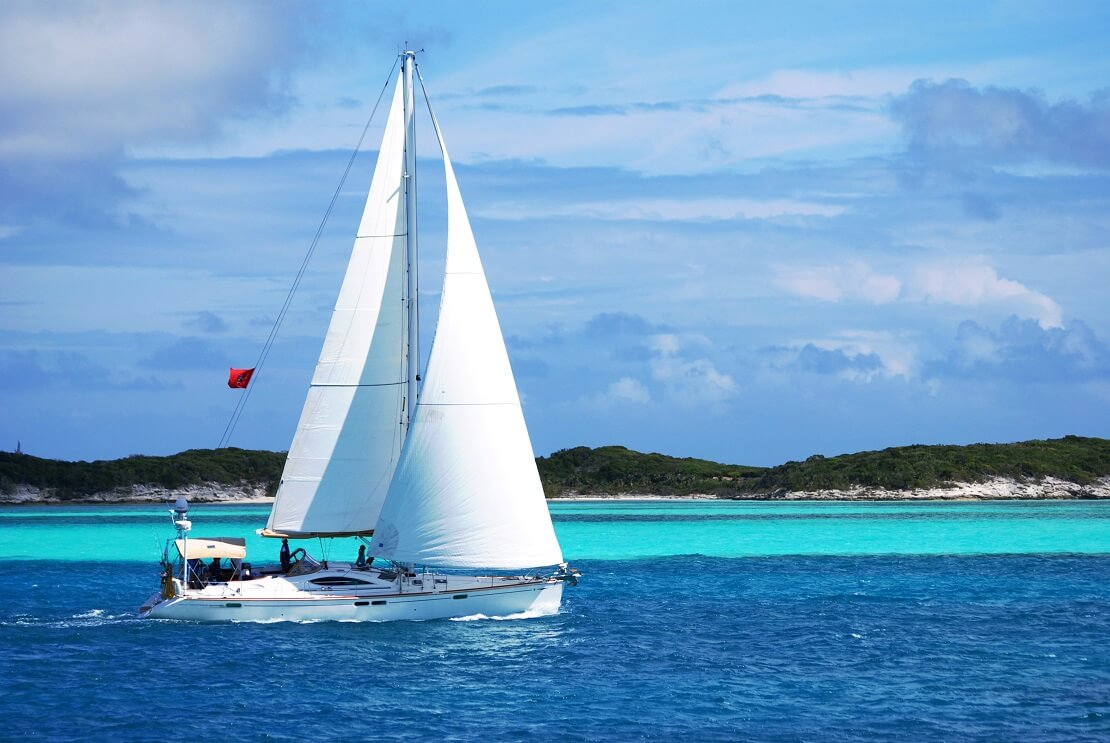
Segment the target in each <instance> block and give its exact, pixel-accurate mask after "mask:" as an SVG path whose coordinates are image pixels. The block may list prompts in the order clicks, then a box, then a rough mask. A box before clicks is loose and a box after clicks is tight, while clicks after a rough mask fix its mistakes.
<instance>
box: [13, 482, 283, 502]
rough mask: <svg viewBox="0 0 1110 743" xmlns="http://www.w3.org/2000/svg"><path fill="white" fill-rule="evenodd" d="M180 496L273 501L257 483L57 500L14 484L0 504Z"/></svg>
mask: <svg viewBox="0 0 1110 743" xmlns="http://www.w3.org/2000/svg"><path fill="white" fill-rule="evenodd" d="M182 496H184V497H185V498H187V499H188V500H189V502H191V503H242V502H252V503H270V502H272V501H273V498H272V497H271V496H268V495H267V494H266V486H265V485H263V484H261V483H255V482H240V483H239V484H237V485H229V484H227V483H218V482H206V483H201V484H199V485H186V486H184V487H180V488H165V487H161V486H159V485H132V486H130V487H126V488H115V489H113V490H106V491H103V492H100V493H92V494H90V495H80V496H77V497H71V498H60V497H59V496H58V494H57V492H56V491H55V490H53V489H51V488H36V487H32V486H30V485H17V486H16V487H15V490H14V491H13V492H11V493H3V492H0V503H4V504H18V503H24V504H30V503H43V504H58V503H169V502H172V501H175V500H177V499H178V498H180V497H182Z"/></svg>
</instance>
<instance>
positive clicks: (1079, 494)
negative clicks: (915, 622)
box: [0, 477, 1110, 505]
mask: <svg viewBox="0 0 1110 743" xmlns="http://www.w3.org/2000/svg"><path fill="white" fill-rule="evenodd" d="M181 496H184V497H185V498H187V499H188V500H189V502H190V503H271V502H273V497H271V496H269V495H267V494H266V486H265V485H263V484H260V483H250V482H242V483H239V484H238V485H227V484H221V483H204V484H201V485H190V486H187V487H183V488H164V487H159V486H154V485H135V486H131V487H128V488H116V489H114V490H109V491H105V492H100V493H92V494H89V495H82V496H80V497H61V496H59V495H58V494H57V492H55V491H53V490H50V489H42V488H34V487H29V486H26V485H20V486H17V487H16V488H15V489H14V491H12V492H10V493H2V492H0V504H3V505H20V504H23V505H58V504H83V503H86V504H112V503H118V504H127V503H169V502H172V501H174V500H176V499H177V498H179V497H181ZM738 498H740V499H743V500H789V501H799V500H813V501H887V500H953V501H963V500H1075V499H1101V498H1107V499H1110V477H1104V478H1100V479H1097V480H1094V481H1092V482H1090V483H1088V484H1086V485H1080V484H1079V483H1074V482H1069V481H1067V480H1061V479H1058V478H1055V477H1046V478H1044V479H1041V480H1026V481H1019V480H1015V479H1012V478H1007V477H996V478H992V479H990V480H987V481H985V482H964V483H953V484H951V485H948V486H945V487H937V488H920V489H914V490H886V489H883V488H863V487H860V488H850V489H848V490H815V491H796V492H795V491H776V492H768V493H750V494H748V493H745V494H744V495H742V496H738ZM632 499H647V500H727V499H728V498H722V497H721V496H716V495H704V494H703V495H698V494H693V495H680V496H668V495H660V494H658V493H575V492H568V493H566V494H560V495H558V496H555V497H553V498H552V500H582V501H591V500H632Z"/></svg>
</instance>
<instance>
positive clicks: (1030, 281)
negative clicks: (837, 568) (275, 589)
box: [0, 2, 1110, 464]
mask: <svg viewBox="0 0 1110 743" xmlns="http://www.w3.org/2000/svg"><path fill="white" fill-rule="evenodd" d="M1108 36H1110V6H1107V5H1106V4H1105V3H1100V2H1090V3H1083V2H1072V3H1058V2H1003V3H989V2H984V3H977V4H973V5H972V6H968V5H967V4H966V3H937V2H930V3H915V2H906V3H881V2H853V3H843V4H837V7H831V6H830V4H824V3H791V2H785V3H776V4H774V7H773V8H768V7H766V5H765V4H755V3H732V2H703V3H679V2H675V3H652V4H650V5H645V4H643V3H632V2H629V3H585V2H582V3H578V2H570V3H545V4H541V3H515V2H514V3H508V2H506V3H496V2H487V3H481V4H464V3H412V4H407V5H405V6H404V7H399V6H397V5H396V4H388V5H386V4H372V3H328V4H315V3H293V2H287V3H258V4H252V3H160V4H154V3H129V2H112V3H106V2H105V3H59V4H55V3H30V2H9V3H5V4H3V5H2V6H0V410H2V411H3V413H2V414H0V448H4V449H13V448H14V447H15V445H16V442H17V441H19V442H21V444H22V446H23V449H24V450H25V451H27V452H29V453H33V454H37V455H40V456H50V457H59V458H67V459H95V458H110V457H118V456H125V455H128V454H137V453H147V454H164V453H171V452H175V451H179V450H182V449H187V448H197V447H212V446H215V445H216V443H217V442H218V441H219V438H220V434H221V433H222V431H223V429H224V425H225V423H226V422H227V418H228V415H229V414H230V412H231V410H232V408H233V407H234V405H235V402H236V395H238V394H241V393H239V392H237V391H232V390H229V389H228V388H227V387H226V384H225V381H226V370H227V367H229V366H249V365H250V364H252V363H253V361H254V360H255V358H256V357H257V355H258V353H259V351H260V349H261V346H262V343H263V342H264V340H265V338H266V336H267V334H268V332H269V328H270V324H271V323H272V321H273V319H274V317H275V315H276V313H277V312H278V310H279V309H280V307H281V304H282V301H283V299H284V296H285V293H286V291H287V289H288V287H289V284H290V282H291V281H292V278H293V276H294V275H295V273H296V270H297V267H298V266H299V265H300V261H301V259H302V257H303V255H304V253H305V251H306V249H307V247H308V245H309V243H310V241H311V239H312V236H313V234H314V232H315V230H316V227H317V225H318V224H319V220H320V217H321V216H322V214H323V212H324V210H325V208H326V207H327V204H328V200H329V198H330V196H331V193H332V191H333V190H334V188H335V185H336V183H337V182H338V178H339V176H340V174H341V173H342V170H343V167H344V165H345V163H346V159H347V157H348V155H349V152H350V149H351V147H352V146H353V145H354V143H355V141H356V140H357V138H358V134H359V132H360V131H361V128H362V126H363V125H364V123H365V121H366V118H367V116H368V115H369V111H370V109H371V108H372V106H373V103H374V101H375V99H376V97H377V95H378V93H379V91H380V90H381V88H382V85H383V83H384V82H385V79H386V76H387V73H388V72H389V69H390V67H391V65H392V64H393V61H394V55H395V54H396V51H397V50H398V48H399V46H400V45H401V44H403V42H405V41H406V40H407V41H408V42H409V43H410V44H411V45H413V46H415V47H417V48H423V49H425V52H424V53H423V54H422V55H421V57H420V65H421V70H422V73H423V75H424V79H425V81H426V84H427V87H428V91H429V94H430V95H431V96H432V103H433V105H434V106H435V108H436V112H437V116H438V117H439V119H440V121H441V123H442V125H443V127H444V133H445V137H446V140H447V143H448V146H449V147H450V149H451V153H452V158H453V160H454V161H455V164H456V170H457V173H458V177H459V181H460V186H461V188H462V191H463V196H464V199H465V200H466V202H467V206H468V209H469V211H470V215H471V219H472V222H473V226H474V231H475V233H476V236H477V239H478V244H479V247H480V249H481V250H482V253H483V257H484V260H485V264H486V270H487V273H488V276H489V280H490V284H491V287H492V289H493V291H494V299H495V302H496V304H497V308H498V312H499V315H500V319H501V323H502V327H503V329H504V331H505V334H506V336H507V338H508V345H509V352H510V356H511V358H512V361H513V365H514V369H515V370H516V374H517V381H518V385H519V387H520V390H521V393H522V396H523V399H524V405H525V414H526V416H527V418H528V421H529V426H530V430H531V432H532V438H533V443H534V446H535V448H536V451H537V453H540V454H546V453H549V452H551V451H553V450H555V449H559V448H564V447H570V446H576V445H580V444H586V445H591V446H597V445H602V444H624V445H627V446H629V447H632V448H636V449H640V450H652V451H662V452H666V453H670V454H675V455H686V456H702V457H709V458H714V459H718V460H724V461H730V462H738V463H750V464H775V463H779V462H782V461H785V460H789V459H799V458H804V457H806V456H808V455H810V454H813V453H823V454H826V455H832V454H838V453H842V452H848V451H858V450H863V449H874V448H882V447H886V446H894V445H903V444H911V443H941V442H944V443H969V442H976V441H1013V440H1020V439H1027V438H1043V437H1055V436H1061V435H1064V434H1068V433H1075V434H1081V435H1095V436H1106V435H1107V434H1108V430H1107V420H1108V419H1110V415H1108V414H1110V345H1108V344H1110V293H1108V292H1107V290H1106V286H1107V283H1108V279H1110V55H1107V54H1106V53H1105V40H1106V38H1107V37H1108ZM383 120H384V117H383V116H381V115H379V117H378V118H377V119H376V120H375V122H374V124H373V126H372V128H371V133H370V135H369V137H368V145H367V146H366V147H364V150H365V151H364V153H363V154H362V155H360V156H359V158H358V160H357V161H356V165H355V169H354V171H352V176H351V178H350V179H349V181H348V182H347V185H346V187H345V188H344V190H343V192H342V195H341V197H340V199H339V202H338V204H337V207H336V211H335V213H334V215H333V216H332V219H331V220H330V221H329V223H328V227H327V229H326V230H325V232H324V235H323V238H322V240H321V243H320V247H319V248H318V251H317V254H316V256H315V257H314V259H313V262H312V264H311V266H310V269H309V273H308V275H307V276H306V278H305V282H304V284H303V285H302V288H301V290H300V291H299V292H298V294H297V297H296V300H295V303H294V305H293V307H292V310H291V312H290V314H289V317H288V319H287V321H286V323H285V324H284V326H283V330H282V334H281V336H280V337H279V340H278V342H277V344H276V346H275V348H274V350H273V352H272V354H271V356H270V358H269V360H268V362H267V365H266V367H265V368H264V370H263V373H262V374H261V375H260V376H259V377H258V378H257V380H256V382H257V384H256V387H255V389H254V391H253V394H252V397H251V400H250V404H249V406H248V408H247V410H246V412H245V414H244V416H243V418H242V420H241V422H240V424H239V426H238V428H237V429H236V432H235V435H234V437H233V438H232V442H231V443H232V444H233V445H237V446H243V447H258V448H270V449H285V448H286V447H287V446H288V443H289V440H290V438H291V436H292V432H293V428H294V426H295V425H296V420H297V416H298V414H299V412H300V407H301V402H302V400H303V395H304V391H305V388H306V386H307V384H308V380H309V378H310V376H311V373H312V368H313V365H314V363H315V358H316V355H317V353H318V351H319V347H320V343H321V340H322V336H323V332H324V329H325V327H326V325H327V322H328V318H329V315H330V310H331V306H332V304H333V302H334V298H335V294H336V292H337V291H338V286H339V282H340V279H341V275H340V274H341V272H342V270H343V267H344V266H345V264H346V260H347V255H348V254H349V251H350V246H351V238H352V235H353V231H354V228H355V226H356V222H357V219H358V215H359V213H360V210H361V203H362V200H363V199H364V198H365V189H366V187H367V185H368V183H369V178H370V173H371V170H372V168H373V161H374V149H375V148H376V146H377V138H379V137H380V131H381V128H380V125H381V124H382V123H383ZM421 132H422V133H421V134H418V136H419V137H420V143H421V145H420V146H421V150H420V153H421V155H422V156H423V157H424V158H425V159H423V160H422V161H421V164H420V177H421V181H420V183H421V186H420V188H421V192H422V194H425V195H427V196H429V198H430V202H429V204H428V205H425V206H423V207H422V211H421V222H422V228H423V230H424V231H423V235H422V243H421V253H422V288H423V290H424V291H425V298H426V299H427V302H428V304H429V306H431V307H433V308H434V304H435V302H436V300H437V292H438V284H439V280H440V277H439V276H437V271H441V270H442V255H441V254H440V253H439V252H438V251H437V250H436V247H437V245H442V240H443V223H444V213H443V207H442V205H441V204H439V203H438V202H437V201H436V198H437V197H438V196H439V195H440V194H441V193H442V184H441V182H440V179H441V178H442V167H441V166H439V165H438V164H437V162H436V161H435V160H434V155H435V152H434V150H433V138H432V135H431V132H430V128H429V127H428V126H427V123H426V122H423V123H422V129H421ZM437 168H438V169H437ZM431 314H432V313H431V312H428V313H427V314H426V315H425V318H426V319H425V321H424V326H423V327H424V330H425V335H426V337H425V339H424V341H425V344H427V343H428V342H429V341H430V335H431V331H432V328H433V323H432V322H430V321H429V320H428V319H427V318H429V317H430V316H431Z"/></svg>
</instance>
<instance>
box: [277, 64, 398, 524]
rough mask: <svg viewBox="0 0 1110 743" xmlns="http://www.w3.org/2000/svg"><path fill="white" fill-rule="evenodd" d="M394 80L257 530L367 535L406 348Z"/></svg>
mask: <svg viewBox="0 0 1110 743" xmlns="http://www.w3.org/2000/svg"><path fill="white" fill-rule="evenodd" d="M404 153H405V122H404V106H403V95H402V84H401V81H400V79H399V80H398V83H397V88H396V90H395V92H394V95H393V103H392V105H391V107H390V111H389V118H388V120H387V123H386V128H385V136H384V138H383V141H382V146H381V150H380V151H379V154H378V163H377V167H376V169H375V171H374V178H373V181H372V183H371V186H370V193H369V196H368V197H367V199H366V208H365V210H364V211H363V215H362V222H361V224H360V226H359V230H358V234H357V237H356V238H355V244H354V249H353V251H352V253H351V260H350V263H349V264H348V266H347V273H346V275H345V277H344V279H343V286H342V288H341V289H340V292H339V299H338V301H337V302H336V306H335V312H334V313H333V314H332V318H331V324H330V325H329V326H328V333H327V336H326V338H325V340H324V347H323V350H321V352H320V358H319V361H318V362H317V364H316V371H315V374H314V375H313V377H312V385H311V387H310V388H309V391H308V397H307V399H306V400H305V404H304V409H303V410H302V412H301V418H300V422H299V423H298V424H297V432H296V434H295V436H294V438H293V443H292V445H291V446H290V448H289V458H288V459H287V460H286V463H285V470H284V471H283V472H282V476H281V484H280V485H279V487H278V491H277V499H276V500H275V502H274V507H273V510H272V511H271V512H270V519H269V521H268V522H267V525H266V532H267V533H270V534H279V535H288V536H316V535H340V534H355V533H368V532H370V531H371V530H372V529H373V528H374V526H375V523H376V521H377V518H378V512H379V511H380V510H381V506H382V502H383V500H384V498H385V494H386V491H387V490H388V488H389V482H390V479H391V478H392V476H393V471H394V468H395V466H396V463H397V461H398V458H399V456H400V453H401V443H402V439H403V435H404V431H403V428H402V424H401V415H402V405H403V402H404V394H405V382H406V364H407V344H406V340H405V338H406V333H405V322H406V319H405V312H404V307H403V304H402V299H403V291H404V290H403V287H404V283H405V275H404V273H405V234H404V233H405V209H404Z"/></svg>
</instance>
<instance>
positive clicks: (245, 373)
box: [227, 369, 254, 390]
mask: <svg viewBox="0 0 1110 743" xmlns="http://www.w3.org/2000/svg"><path fill="white" fill-rule="evenodd" d="M252 374H254V369H232V370H231V373H230V374H228V375H227V386H228V387H230V388H231V389H233V390H234V389H243V388H244V387H246V386H247V385H248V384H250V381H251V375H252Z"/></svg>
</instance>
